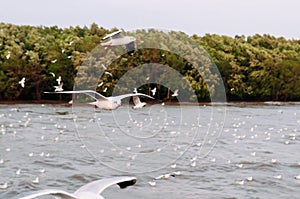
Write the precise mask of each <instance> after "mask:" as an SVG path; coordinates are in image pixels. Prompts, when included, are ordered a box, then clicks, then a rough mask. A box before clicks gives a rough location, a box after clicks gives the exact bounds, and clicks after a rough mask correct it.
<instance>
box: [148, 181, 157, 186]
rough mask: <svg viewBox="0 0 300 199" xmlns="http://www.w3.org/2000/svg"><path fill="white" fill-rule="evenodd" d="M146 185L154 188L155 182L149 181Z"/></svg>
mask: <svg viewBox="0 0 300 199" xmlns="http://www.w3.org/2000/svg"><path fill="white" fill-rule="evenodd" d="M148 184H149V185H150V186H151V187H155V186H156V182H155V181H150V182H148Z"/></svg>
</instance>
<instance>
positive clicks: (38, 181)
mask: <svg viewBox="0 0 300 199" xmlns="http://www.w3.org/2000/svg"><path fill="white" fill-rule="evenodd" d="M32 183H33V184H39V183H40V179H39V177H36V178H35V179H34V180H33V181H32Z"/></svg>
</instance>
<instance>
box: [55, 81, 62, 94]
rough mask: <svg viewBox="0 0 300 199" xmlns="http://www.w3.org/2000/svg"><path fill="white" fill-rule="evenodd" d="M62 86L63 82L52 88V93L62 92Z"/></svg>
mask: <svg viewBox="0 0 300 199" xmlns="http://www.w3.org/2000/svg"><path fill="white" fill-rule="evenodd" d="M63 85H64V83H63V82H61V83H60V84H59V85H58V86H53V87H54V88H55V90H54V92H62V91H63V90H64V89H63V88H62V87H63Z"/></svg>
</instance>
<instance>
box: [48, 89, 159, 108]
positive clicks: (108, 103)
mask: <svg viewBox="0 0 300 199" xmlns="http://www.w3.org/2000/svg"><path fill="white" fill-rule="evenodd" d="M44 93H52V94H53V93H57V92H44ZM59 93H66V94H79V93H83V94H86V95H88V96H90V97H92V98H93V99H95V100H96V101H94V102H91V103H89V104H91V105H94V107H97V108H102V109H105V110H114V109H116V108H118V107H119V106H121V100H122V99H124V98H127V97H133V96H144V97H148V98H150V99H154V98H153V97H151V96H149V95H145V94H143V93H130V94H124V95H119V96H110V97H105V96H103V95H101V94H100V93H98V92H96V91H93V90H78V91H62V92H59Z"/></svg>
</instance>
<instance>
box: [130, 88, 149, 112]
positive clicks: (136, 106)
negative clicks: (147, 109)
mask: <svg viewBox="0 0 300 199" xmlns="http://www.w3.org/2000/svg"><path fill="white" fill-rule="evenodd" d="M135 93H137V92H135ZM132 99H133V103H134V106H133V107H132V108H133V109H140V108H143V107H144V106H146V102H141V100H140V98H139V97H138V96H133V97H132Z"/></svg>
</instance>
